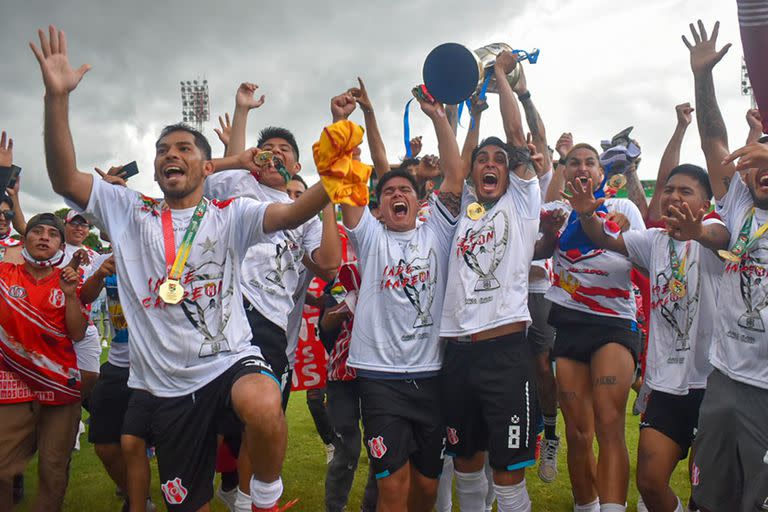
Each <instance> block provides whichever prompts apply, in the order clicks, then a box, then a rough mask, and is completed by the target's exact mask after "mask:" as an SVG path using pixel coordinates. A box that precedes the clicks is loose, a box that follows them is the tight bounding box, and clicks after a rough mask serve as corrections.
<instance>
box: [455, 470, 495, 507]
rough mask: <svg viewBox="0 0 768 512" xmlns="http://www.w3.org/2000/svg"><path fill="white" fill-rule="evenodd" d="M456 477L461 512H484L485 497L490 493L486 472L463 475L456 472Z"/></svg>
mask: <svg viewBox="0 0 768 512" xmlns="http://www.w3.org/2000/svg"><path fill="white" fill-rule="evenodd" d="M454 475H456V495H457V496H458V497H459V508H460V509H461V510H484V509H485V495H486V494H487V493H488V481H487V480H486V479H485V471H483V470H482V469H481V470H480V471H474V472H472V473H462V472H461V471H454Z"/></svg>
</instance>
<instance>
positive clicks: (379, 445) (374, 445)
mask: <svg viewBox="0 0 768 512" xmlns="http://www.w3.org/2000/svg"><path fill="white" fill-rule="evenodd" d="M368 448H369V449H370V451H371V457H373V458H374V459H380V458H382V457H383V456H384V454H385V453H387V445H385V444H384V438H383V437H382V436H378V437H373V438H371V439H369V440H368Z"/></svg>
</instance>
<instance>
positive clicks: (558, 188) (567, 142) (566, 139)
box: [544, 132, 573, 203]
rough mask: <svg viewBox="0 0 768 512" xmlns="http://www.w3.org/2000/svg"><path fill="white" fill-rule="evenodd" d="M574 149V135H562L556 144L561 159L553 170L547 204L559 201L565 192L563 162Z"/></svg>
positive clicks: (545, 200) (567, 133) (546, 197)
mask: <svg viewBox="0 0 768 512" xmlns="http://www.w3.org/2000/svg"><path fill="white" fill-rule="evenodd" d="M572 147H573V135H572V134H571V133H570V132H565V133H563V134H562V135H560V138H559V139H557V144H555V151H556V152H557V154H558V156H559V157H560V158H559V160H558V161H557V162H555V163H554V168H553V169H552V181H550V182H549V187H548V188H547V193H546V195H545V197H544V202H545V203H551V202H552V201H559V200H560V198H561V194H562V192H563V190H565V165H563V164H562V163H561V162H563V161H564V160H565V157H566V156H567V155H568V152H569V151H570V150H571V148H572Z"/></svg>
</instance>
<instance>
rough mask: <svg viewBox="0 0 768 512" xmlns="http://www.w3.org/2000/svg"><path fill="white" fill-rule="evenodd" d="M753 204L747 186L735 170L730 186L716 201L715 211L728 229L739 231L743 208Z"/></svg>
mask: <svg viewBox="0 0 768 512" xmlns="http://www.w3.org/2000/svg"><path fill="white" fill-rule="evenodd" d="M752 206H753V200H752V195H751V194H750V193H749V188H747V185H746V184H745V183H744V180H742V179H741V174H740V173H738V172H736V173H735V174H734V175H733V179H732V180H731V186H730V187H729V188H728V192H726V194H725V195H724V196H723V197H722V198H721V200H720V201H719V202H718V209H717V213H719V214H720V216H721V217H722V218H723V221H724V222H725V226H726V227H727V228H728V231H730V232H731V233H733V232H734V231H736V232H738V231H741V225H736V224H739V223H740V222H742V221H743V217H742V214H743V213H744V210H746V209H748V208H751V207H752Z"/></svg>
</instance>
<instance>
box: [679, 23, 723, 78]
mask: <svg viewBox="0 0 768 512" xmlns="http://www.w3.org/2000/svg"><path fill="white" fill-rule="evenodd" d="M697 24H698V26H699V30H698V32H697V31H696V27H694V26H693V23H691V24H689V25H688V26H689V27H690V29H691V35H692V36H693V42H694V44H691V43H690V42H689V41H688V39H687V38H686V37H685V36H683V43H685V46H687V47H688V50H690V52H691V71H693V74H694V76H697V75H701V74H703V73H709V72H711V71H712V68H714V67H715V65H716V64H717V63H718V62H720V61H721V60H722V58H723V57H725V54H726V53H728V50H729V49H730V48H731V43H728V44H726V45H725V46H723V47H722V48H721V49H720V50H717V49H716V47H717V46H716V45H717V35H718V33H719V32H720V22H719V21H716V22H715V26H714V28H712V36H711V37H707V29H705V28H704V23H702V22H701V20H699V21H698V22H697Z"/></svg>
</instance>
